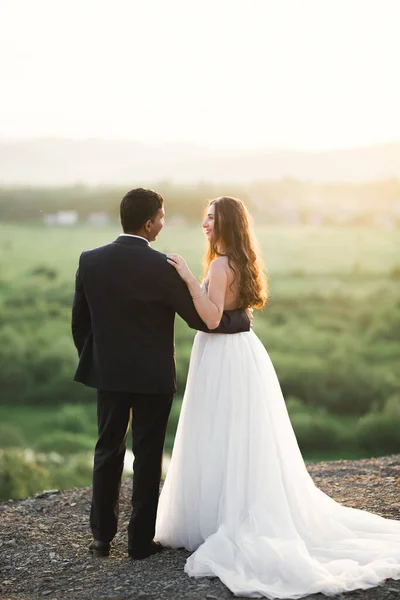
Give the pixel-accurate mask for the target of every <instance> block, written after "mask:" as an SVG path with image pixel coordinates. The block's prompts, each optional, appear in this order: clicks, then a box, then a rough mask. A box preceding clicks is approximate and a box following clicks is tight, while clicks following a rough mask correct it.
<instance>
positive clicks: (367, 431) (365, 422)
mask: <svg viewBox="0 0 400 600" xmlns="http://www.w3.org/2000/svg"><path fill="white" fill-rule="evenodd" d="M399 432H400V418H394V417H392V416H391V415H390V414H386V413H385V412H376V413H369V414H367V415H365V416H364V417H361V419H360V420H359V422H358V426H357V438H358V440H359V443H360V446H361V447H362V448H363V449H364V450H367V451H368V452H374V453H376V454H391V453H395V454H396V453H399V452H400V435H399Z"/></svg>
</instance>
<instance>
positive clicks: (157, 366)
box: [72, 236, 250, 394]
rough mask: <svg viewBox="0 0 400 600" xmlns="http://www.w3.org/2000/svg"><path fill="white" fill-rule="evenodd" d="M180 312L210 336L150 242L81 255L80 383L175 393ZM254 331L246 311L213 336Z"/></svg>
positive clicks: (75, 327) (125, 241)
mask: <svg viewBox="0 0 400 600" xmlns="http://www.w3.org/2000/svg"><path fill="white" fill-rule="evenodd" d="M175 313H178V314H179V315H180V316H181V317H182V318H183V319H184V320H185V321H186V322H187V324H188V325H189V326H190V327H192V328H193V329H198V330H201V331H209V330H208V329H207V327H206V325H205V324H204V322H203V321H202V320H201V319H200V317H199V316H198V314H197V312H196V309H195V307H194V305H193V301H192V299H191V296H190V293H189V290H188V288H187V286H186V284H185V283H184V282H183V281H182V279H181V278H180V276H179V275H178V273H177V272H176V271H175V269H174V268H173V267H172V266H171V265H169V264H168V262H167V259H166V256H165V254H162V253H161V252H157V251H156V250H154V249H153V248H151V247H150V246H149V245H148V244H147V242H146V241H145V240H142V239H140V238H134V237H126V236H120V237H118V238H117V239H116V240H115V242H112V243H111V244H107V245H106V246H102V247H100V248H95V249H94V250H88V251H86V252H83V254H82V255H81V257H80V260H79V268H78V271H77V274H76V286H75V296H74V302H73V308H72V334H73V338H74V343H75V346H76V348H77V350H78V354H79V365H78V369H77V371H76V374H75V381H80V382H82V383H84V384H86V385H88V386H91V387H94V388H97V389H101V390H109V391H123V392H135V393H149V394H152V393H159V394H160V393H163V394H164V393H165V394H170V393H173V392H174V391H176V376H175V345H174V321H175ZM249 329H250V324H249V319H248V317H247V315H246V314H245V312H243V311H228V312H225V313H224V315H223V318H222V321H221V324H220V326H219V327H218V329H215V330H213V333H238V332H240V331H249Z"/></svg>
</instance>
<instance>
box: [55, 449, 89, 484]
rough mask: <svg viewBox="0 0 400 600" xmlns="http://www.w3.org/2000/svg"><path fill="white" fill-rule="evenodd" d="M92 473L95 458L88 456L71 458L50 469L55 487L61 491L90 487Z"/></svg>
mask: <svg viewBox="0 0 400 600" xmlns="http://www.w3.org/2000/svg"><path fill="white" fill-rule="evenodd" d="M92 472H93V456H92V455H88V454H79V455H76V456H70V457H68V458H67V459H66V460H65V461H63V462H62V464H60V465H54V466H53V468H51V469H50V473H51V476H52V481H53V485H54V486H55V487H57V488H59V489H61V490H65V489H69V488H72V487H86V486H89V485H90V484H91V482H92Z"/></svg>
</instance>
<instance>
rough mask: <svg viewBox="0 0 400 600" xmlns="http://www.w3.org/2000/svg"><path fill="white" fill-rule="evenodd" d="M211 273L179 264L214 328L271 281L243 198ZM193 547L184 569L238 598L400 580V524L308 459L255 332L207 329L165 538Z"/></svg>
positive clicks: (193, 366)
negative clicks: (340, 491) (351, 498)
mask: <svg viewBox="0 0 400 600" xmlns="http://www.w3.org/2000/svg"><path fill="white" fill-rule="evenodd" d="M203 227H204V230H205V233H206V235H207V238H208V240H209V251H208V255H207V259H206V269H207V278H206V283H205V285H204V284H203V285H202V286H200V285H199V284H198V282H197V281H196V279H195V277H194V276H193V275H192V273H191V272H190V270H189V269H188V267H187V265H186V263H185V261H184V260H183V259H182V258H181V257H180V256H179V255H176V254H171V255H169V262H170V263H171V264H172V265H173V266H174V267H175V268H176V269H177V271H178V273H179V274H180V275H181V277H182V279H183V280H184V281H185V282H186V284H187V285H188V288H189V290H190V292H191V294H192V297H193V299H194V303H195V306H196V309H197V311H198V313H199V315H200V316H201V318H202V319H203V320H204V321H205V322H206V324H207V325H208V327H209V328H210V329H213V328H215V327H217V325H218V323H219V320H220V318H221V315H222V311H223V310H224V309H233V308H248V307H255V308H256V307H261V306H263V304H264V303H265V300H266V284H265V280H264V279H263V276H262V271H261V267H260V263H259V261H258V258H257V253H256V250H255V244H254V238H253V236H252V234H251V231H250V226H249V218H248V213H247V210H246V208H245V207H244V205H243V203H242V202H241V201H240V200H237V199H234V198H227V197H222V198H218V199H216V200H214V201H212V202H211V203H210V206H209V207H208V211H207V217H206V220H205V222H204V223H203ZM155 539H157V540H158V541H159V542H161V543H162V544H163V545H165V546H170V547H173V548H178V547H184V548H186V549H187V550H190V551H193V554H191V556H190V557H189V558H188V560H187V562H186V565H185V571H186V573H188V574H189V575H191V576H195V577H201V576H217V577H219V578H220V579H221V581H222V582H223V583H224V584H225V585H226V586H227V587H228V588H229V589H230V590H231V591H232V592H233V593H234V594H235V595H238V596H248V597H261V596H265V597H267V598H301V597H303V596H306V595H308V594H313V593H316V592H322V593H324V594H327V595H330V594H337V593H340V592H345V591H349V590H354V589H358V588H370V587H373V586H376V585H377V584H379V583H380V582H382V581H383V580H385V579H386V578H394V579H400V521H394V520H389V519H384V518H382V517H379V516H377V515H374V514H371V513H368V512H366V511H360V510H356V509H352V508H347V507H344V506H342V505H341V504H338V503H337V502H335V501H334V500H333V499H331V498H330V497H329V496H327V495H326V494H324V493H323V492H321V491H320V490H319V489H318V488H317V487H316V486H315V485H314V483H313V481H312V479H311V477H310V476H309V474H308V472H307V470H306V467H305V465H304V462H303V458H302V456H301V453H300V450H299V447H298V445H297V441H296V437H295V435H294V432H293V429H292V426H291V423H290V420H289V417H288V413H287V410H286V406H285V402H284V399H283V396H282V392H281V389H280V386H279V382H278V379H277V376H276V374H275V371H274V368H273V365H272V363H271V361H270V359H269V356H268V353H267V351H266V350H265V348H264V346H263V345H262V343H261V342H260V340H259V339H258V338H257V336H256V334H255V333H254V332H253V331H250V332H245V333H238V334H233V335H223V334H207V333H203V332H199V333H197V334H196V337H195V341H194V344H193V350H192V355H191V361H190V368H189V374H188V380H187V386H186V391H185V396H184V400H183V405H182V411H181V415H180V420H179V424H178V429H177V433H176V438H175V445H174V449H173V454H172V458H171V463H170V466H169V469H168V474H167V478H166V481H165V484H164V488H163V490H162V493H161V497H160V502H159V508H158V516H157V528H156V538H155Z"/></svg>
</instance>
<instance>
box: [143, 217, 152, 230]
mask: <svg viewBox="0 0 400 600" xmlns="http://www.w3.org/2000/svg"><path fill="white" fill-rule="evenodd" d="M152 224H153V222H152V221H151V219H149V220H148V221H146V223H145V224H144V228H145V230H146V231H149V232H150V231H151V226H152Z"/></svg>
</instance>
